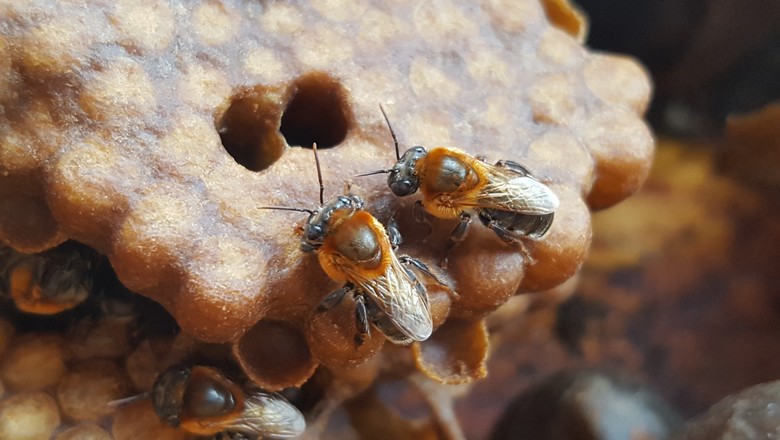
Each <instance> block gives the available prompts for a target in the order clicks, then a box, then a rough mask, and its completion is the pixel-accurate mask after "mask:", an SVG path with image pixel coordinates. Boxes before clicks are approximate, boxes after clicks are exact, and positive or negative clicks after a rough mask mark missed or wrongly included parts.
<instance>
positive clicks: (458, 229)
mask: <svg viewBox="0 0 780 440" xmlns="http://www.w3.org/2000/svg"><path fill="white" fill-rule="evenodd" d="M470 223H471V216H470V215H469V214H468V213H466V212H461V213H460V223H458V224H457V226H455V228H453V229H452V232H451V233H450V238H449V240H447V244H446V245H445V247H444V256H442V258H441V260H440V261H439V266H441V268H442V269H446V268H447V265H448V264H449V262H448V261H447V260H448V259H449V256H450V251H451V250H452V248H454V247H455V245H456V244H458V243H460V242H461V241H463V240H465V239H466V235H467V234H468V231H469V224H470Z"/></svg>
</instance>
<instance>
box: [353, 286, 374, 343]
mask: <svg viewBox="0 0 780 440" xmlns="http://www.w3.org/2000/svg"><path fill="white" fill-rule="evenodd" d="M355 324H356V326H357V333H355V345H356V346H357V347H360V346H361V345H363V342H365V341H366V338H368V337H369V336H371V330H370V329H369V326H368V310H366V298H365V297H364V296H363V295H355Z"/></svg>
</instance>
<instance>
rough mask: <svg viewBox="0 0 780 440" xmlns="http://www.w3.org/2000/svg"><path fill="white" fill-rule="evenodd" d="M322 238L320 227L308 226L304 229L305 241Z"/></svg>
mask: <svg viewBox="0 0 780 440" xmlns="http://www.w3.org/2000/svg"><path fill="white" fill-rule="evenodd" d="M321 236H322V226H320V225H308V226H307V227H306V239H307V240H309V241H315V240H317V239H319V238H320V237H321Z"/></svg>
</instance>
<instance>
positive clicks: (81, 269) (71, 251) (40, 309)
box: [0, 242, 98, 315]
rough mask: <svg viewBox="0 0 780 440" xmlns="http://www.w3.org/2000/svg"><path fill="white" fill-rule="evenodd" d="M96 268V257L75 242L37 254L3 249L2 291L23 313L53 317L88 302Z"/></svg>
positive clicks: (0, 254)
mask: <svg viewBox="0 0 780 440" xmlns="http://www.w3.org/2000/svg"><path fill="white" fill-rule="evenodd" d="M97 264H98V263H97V254H96V253H95V252H93V251H91V250H90V249H88V248H87V247H86V246H83V245H81V244H78V243H75V242H66V243H64V244H62V245H60V246H58V247H56V248H53V249H50V250H48V251H45V252H41V253H37V254H25V253H22V252H17V251H16V250H14V249H12V248H10V247H7V246H0V290H2V291H3V293H4V294H5V295H7V296H9V297H10V298H11V299H12V300H13V301H14V303H15V304H16V307H17V308H18V309H19V310H20V311H22V312H25V313H34V314H39V315H54V314H57V313H60V312H64V311H66V310H70V309H72V308H74V307H76V306H77V305H79V304H81V303H82V302H84V300H86V299H87V297H88V296H89V294H90V292H91V291H92V289H93V283H94V280H93V277H94V271H95V269H96V267H95V266H96V265H97Z"/></svg>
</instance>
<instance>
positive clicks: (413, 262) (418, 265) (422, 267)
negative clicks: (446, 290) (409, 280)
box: [398, 255, 449, 287]
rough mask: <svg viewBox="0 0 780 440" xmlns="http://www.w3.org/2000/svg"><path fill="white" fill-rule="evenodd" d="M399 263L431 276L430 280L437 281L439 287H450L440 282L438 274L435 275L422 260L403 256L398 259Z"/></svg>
mask: <svg viewBox="0 0 780 440" xmlns="http://www.w3.org/2000/svg"><path fill="white" fill-rule="evenodd" d="M398 261H400V262H401V263H403V264H408V265H410V266H412V267H414V268H415V269H417V270H419V271H420V272H422V273H424V274H425V275H427V276H429V277H430V278H432V279H433V281H436V284H439V285H441V286H444V287H449V286H447V284H446V283H445V282H444V281H442V280H440V279H439V277H437V276H436V274H434V273H433V272H432V271H431V269H429V268H428V266H426V265H425V263H423V262H422V261H420V260H418V259H416V258H412V257H410V256H408V255H401V256H399V257H398ZM416 278H417V277H415V279H416Z"/></svg>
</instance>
